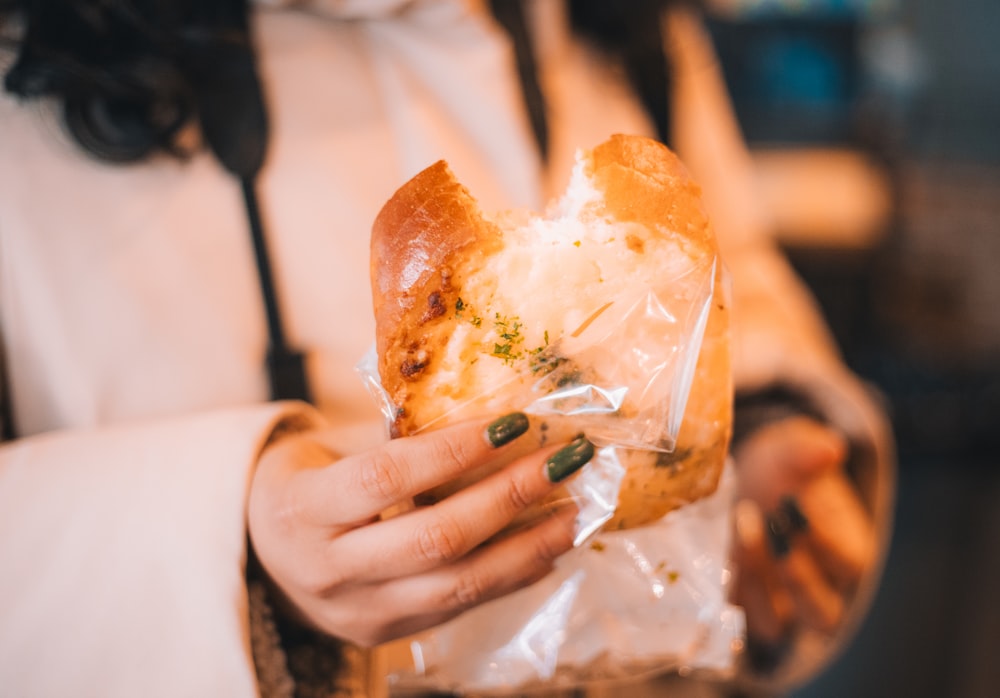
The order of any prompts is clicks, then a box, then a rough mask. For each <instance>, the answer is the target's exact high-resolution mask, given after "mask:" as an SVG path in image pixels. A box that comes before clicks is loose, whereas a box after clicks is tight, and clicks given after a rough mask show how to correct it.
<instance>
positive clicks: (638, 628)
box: [359, 259, 744, 694]
mask: <svg viewBox="0 0 1000 698" xmlns="http://www.w3.org/2000/svg"><path fill="white" fill-rule="evenodd" d="M678 275H681V276H683V278H679V277H678ZM722 276H723V272H722V270H721V269H720V268H719V262H718V260H717V259H710V260H707V261H705V260H703V261H700V262H697V263H695V264H691V265H688V266H687V267H685V268H683V269H680V270H678V272H677V274H673V275H671V274H670V273H667V274H664V276H663V277H662V278H661V279H659V280H657V282H656V283H655V285H653V286H647V287H644V288H639V289H630V290H629V292H628V294H626V295H623V296H622V297H618V298H613V299H611V300H609V301H608V302H607V303H606V304H605V305H604V306H603V307H600V308H598V309H597V310H596V311H595V310H594V309H593V308H584V309H580V310H581V315H580V316H581V322H580V323H579V325H578V327H577V329H576V330H575V331H573V332H569V333H567V334H566V335H565V336H561V337H555V338H551V342H550V343H549V345H548V347H547V348H546V349H545V350H544V352H545V353H544V354H542V352H539V353H540V354H542V356H541V357H540V358H541V359H542V366H543V368H544V369H545V370H541V371H539V370H538V369H537V366H538V364H537V363H535V364H532V363H531V362H525V365H524V367H523V369H521V370H519V371H513V372H508V375H510V378H509V379H508V380H507V381H506V382H504V383H503V384H502V385H494V386H491V389H490V390H489V391H488V393H485V392H484V394H482V395H477V396H476V397H475V398H474V399H472V400H469V401H466V402H464V403H462V404H461V405H457V406H450V407H449V408H448V412H447V414H441V415H440V418H439V419H438V420H434V421H433V422H432V423H430V424H428V425H427V426H428V427H436V426H440V425H442V424H444V423H448V422H451V421H455V420H457V419H460V418H467V417H472V416H483V415H494V416H495V415H497V414H503V413H506V412H510V411H512V410H521V411H523V412H525V413H527V414H528V415H529V416H530V417H531V421H532V423H533V429H534V431H535V435H536V437H538V435H539V434H541V435H542V436H541V437H540V438H541V439H542V441H543V442H544V439H545V434H549V435H553V434H554V435H555V436H554V437H553V440H556V439H561V438H566V437H567V436H571V435H572V434H575V433H579V432H581V431H582V432H584V433H585V434H586V435H587V437H588V438H589V439H590V440H591V441H593V442H594V443H595V444H597V445H598V450H597V454H596V456H595V458H594V459H593V460H592V461H591V462H590V463H588V464H587V465H586V466H585V467H584V468H583V469H582V470H581V471H580V472H579V473H577V474H576V475H575V476H573V477H572V478H570V480H568V482H567V484H566V485H565V486H564V487H562V488H560V491H559V493H558V495H557V496H556V497H553V498H552V499H550V500H547V501H546V502H545V503H544V504H543V505H542V506H541V507H540V508H539V511H536V512H534V515H535V516H538V515H544V510H545V509H546V508H548V507H558V506H559V505H560V504H561V503H562V502H563V501H564V500H565V499H566V498H572V499H573V500H574V501H575V503H576V504H577V506H578V507H579V515H578V516H577V520H576V540H575V542H576V547H575V549H574V550H572V551H570V552H569V553H567V554H566V555H564V556H563V557H561V558H560V559H559V560H558V561H557V564H556V569H555V571H554V572H553V573H552V574H550V575H548V576H546V577H545V578H544V579H542V580H540V581H538V582H536V583H535V584H533V585H531V586H530V587H528V588H525V589H522V590H520V591H518V592H515V593H513V594H510V595H508V596H506V597H503V598H501V599H498V600H495V601H492V602H489V603H487V604H484V605H482V606H479V607H476V608H474V609H472V610H470V611H467V612H466V613H464V614H462V615H461V616H459V617H457V618H455V619H453V620H452V621H449V622H448V623H445V624H444V625H441V626H439V627H437V628H434V629H432V630H430V631H426V632H423V633H420V634H418V635H416V636H414V637H411V638H407V639H406V640H403V641H399V642H396V643H393V644H392V645H390V646H388V647H386V648H384V649H385V652H386V657H387V661H388V664H389V667H388V668H389V677H390V681H391V683H392V685H393V686H394V688H395V689H396V690H398V691H401V692H406V691H407V690H410V689H412V690H414V691H419V690H444V691H457V692H471V693H485V694H504V693H517V694H521V693H525V692H530V691H531V690H532V689H534V688H553V687H571V686H579V685H581V684H585V683H587V682H590V681H605V680H609V679H616V678H628V679H635V678H637V677H639V676H642V675H643V674H646V673H649V674H655V673H661V672H664V671H669V670H680V671H688V670H708V671H712V672H721V673H725V672H728V671H729V670H730V669H731V666H732V662H733V658H734V655H735V653H736V652H737V651H738V649H739V647H740V645H741V642H742V638H743V630H744V627H743V615H742V612H741V611H740V610H739V609H738V608H736V607H733V606H731V605H730V604H729V603H728V601H727V586H728V583H729V578H730V572H729V570H728V569H727V561H728V549H729V535H730V528H731V526H730V524H731V522H730V511H731V503H732V502H731V500H732V496H733V486H732V478H731V476H730V474H729V473H728V468H725V469H724V468H723V467H722V465H721V463H722V461H723V460H724V458H725V455H724V454H725V451H726V447H727V444H728V435H729V423H728V422H726V423H725V424H720V423H719V422H720V421H725V420H726V419H730V418H731V413H730V412H728V411H727V410H722V409H721V408H717V407H711V409H709V408H706V407H705V406H704V405H698V408H699V409H698V410H696V413H695V414H693V415H688V416H690V417H691V419H692V420H695V422H697V420H702V421H703V422H705V423H703V424H701V423H687V422H686V421H685V420H687V417H685V406H686V404H687V402H688V399H689V397H691V396H693V393H692V390H691V389H692V385H693V384H696V383H697V382H699V381H709V380H710V377H711V375H712V371H713V370H715V371H719V370H720V368H719V366H716V367H714V368H713V367H711V366H708V367H705V366H704V365H702V363H700V362H699V357H700V353H701V349H702V346H703V339H704V338H705V335H706V327H710V326H711V322H710V321H709V318H710V314H711V311H712V309H713V307H715V306H717V307H718V308H720V309H721V308H722V307H723V305H724V304H725V299H721V298H719V297H718V295H719V293H720V289H723V288H724V287H725V284H720V283H719V279H720V278H722ZM716 331H717V332H718V328H716ZM709 342H716V343H718V342H726V343H727V342H728V327H726V328H725V329H724V331H723V332H722V333H721V334H720V336H715V337H711V338H709ZM547 357H558V360H555V361H552V363H553V364H554V365H552V366H546V365H545V363H544V362H545V361H546V360H548V359H547ZM720 366H721V370H724V371H725V372H726V375H725V376H720V377H719V382H718V388H719V389H720V390H722V391H726V390H731V387H730V386H731V383H730V379H729V376H728V368H729V366H728V346H726V347H725V361H723V362H722V363H721V364H720ZM359 372H360V373H361V374H362V376H363V377H364V378H365V379H366V380H367V382H368V385H369V388H370V390H371V391H372V393H373V395H375V396H376V398H377V399H378V400H379V401H380V404H381V406H382V409H383V413H384V415H385V418H386V422H387V424H391V423H392V420H393V419H394V418H395V416H396V406H395V405H393V404H391V401H390V400H389V399H388V397H387V395H386V393H385V392H384V391H383V390H382V389H381V384H380V381H379V377H378V372H377V360H376V357H375V356H374V351H373V352H371V353H370V354H369V356H368V357H366V358H365V360H363V361H362V363H361V364H360V365H359ZM702 387H703V388H705V386H702ZM702 392H703V393H705V395H707V396H708V397H707V398H706V399H708V400H715V401H721V402H723V403H726V404H727V405H728V404H729V403H730V402H731V394H728V395H712V394H711V392H712V386H708V387H707V388H705V389H704V390H703V391H702ZM702 397H705V396H704V395H703V396H702ZM721 412H725V416H723V417H720V416H719V414H720V413H721ZM688 421H690V420H688ZM539 425H540V426H539ZM537 446H538V444H537V443H535V444H534V445H533V446H529V447H530V448H535V447H537ZM709 461H711V462H713V463H715V465H714V466H709V465H707V464H708V463H709ZM642 468H645V469H646V472H647V473H648V475H649V477H647V476H646V475H642V474H640V475H639V476H637V477H631V479H630V474H632V475H633V476H634V474H635V472H638V471H640V470H641V469H642ZM633 471H634V472H633ZM720 472H721V473H722V475H721V477H720ZM480 476H481V475H480ZM674 476H676V477H674ZM699 477H700V478H703V479H705V478H707V479H709V480H711V482H709V483H707V484H706V483H703V482H702V483H699V482H697V479H698V478H699ZM655 478H661V479H662V480H663V482H665V483H667V484H666V485H663V486H661V485H656V486H655V487H652V489H650V490H649V491H641V492H639V493H638V495H633V496H632V497H631V499H630V501H631V505H630V506H632V507H633V508H635V507H638V509H639V510H642V509H643V507H645V505H646V504H647V503H649V504H651V505H653V506H652V509H650V510H651V511H661V512H666V513H665V514H663V513H660V514H658V515H656V516H654V517H640V518H639V519H628V518H626V519H621V518H619V517H618V516H617V514H619V513H620V512H618V511H617V509H618V506H619V501H620V500H621V501H624V498H625V493H624V492H623V491H622V488H623V487H640V488H642V487H645V486H646V484H647V483H648V482H649V481H650V479H655ZM674 481H677V482H680V483H682V485H683V486H678V489H677V490H676V491H674V490H672V489H671V487H672V485H671V484H670V483H672V482H674ZM464 484H467V482H466V483H463V484H462V486H464ZM716 484H717V486H716ZM713 489H714V492H712V490H713ZM692 491H693V492H697V493H698V494H697V495H696V496H695V497H692V499H697V501H693V502H690V503H687V502H686V501H684V498H685V496H686V495H685V493H687V492H692ZM706 492H712V493H711V494H709V495H708V496H703V495H704V494H705V493H706ZM671 497H672V498H674V499H673V500H671V499H670V498H671ZM644 498H645V499H644ZM664 502H666V503H664ZM682 504H683V506H681V505H682ZM656 507H660V508H659V509H657V508H656ZM636 521H639V522H641V525H634V524H635V522H636ZM520 523H522V524H523V521H522V522H520ZM609 527H614V528H620V529H621V530H608V529H609Z"/></svg>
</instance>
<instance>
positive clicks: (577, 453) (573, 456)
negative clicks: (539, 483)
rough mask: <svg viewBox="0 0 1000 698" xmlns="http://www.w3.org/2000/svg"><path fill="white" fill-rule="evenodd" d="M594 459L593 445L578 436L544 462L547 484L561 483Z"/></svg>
mask: <svg viewBox="0 0 1000 698" xmlns="http://www.w3.org/2000/svg"><path fill="white" fill-rule="evenodd" d="M593 457H594V444H592V443H590V442H589V441H587V439H586V437H584V436H578V437H576V439H574V440H573V442H572V443H570V444H569V445H568V446H564V447H563V448H561V449H559V450H558V451H556V452H555V453H553V454H552V455H551V456H550V457H549V459H548V460H547V461H545V475H546V476H547V477H548V478H549V482H562V481H563V480H565V479H566V478H568V477H569V476H570V475H572V474H573V473H575V472H576V471H577V470H579V469H580V468H582V467H583V466H584V465H586V464H587V463H589V462H590V459H591V458H593Z"/></svg>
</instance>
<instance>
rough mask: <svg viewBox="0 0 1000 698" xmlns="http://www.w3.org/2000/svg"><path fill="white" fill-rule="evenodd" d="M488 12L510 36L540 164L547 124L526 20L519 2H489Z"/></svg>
mask: <svg viewBox="0 0 1000 698" xmlns="http://www.w3.org/2000/svg"><path fill="white" fill-rule="evenodd" d="M490 9H491V11H492V12H493V16H494V17H495V18H496V20H497V22H499V24H500V25H501V26H502V27H503V28H504V29H505V30H506V31H507V33H508V34H509V35H510V38H511V42H512V43H513V45H514V56H515V58H516V60H517V73H518V77H519V78H520V83H521V94H522V95H523V97H524V106H525V108H526V109H527V111H528V119H529V120H530V122H531V129H532V132H533V133H534V135H535V143H536V144H537V145H538V152H539V154H540V155H541V157H542V161H546V160H547V159H548V156H549V125H548V118H547V117H546V108H545V98H544V95H543V94H542V87H541V84H540V82H539V80H538V63H537V61H536V60H535V51H534V47H533V46H532V44H531V34H530V32H529V31H528V21H527V18H526V17H525V15H524V3H523V2H522V0H490Z"/></svg>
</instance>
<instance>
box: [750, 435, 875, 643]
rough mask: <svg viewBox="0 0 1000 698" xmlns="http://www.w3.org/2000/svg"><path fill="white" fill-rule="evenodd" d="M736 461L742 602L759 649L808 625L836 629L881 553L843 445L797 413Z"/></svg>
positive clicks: (754, 441)
mask: <svg viewBox="0 0 1000 698" xmlns="http://www.w3.org/2000/svg"><path fill="white" fill-rule="evenodd" d="M734 455H735V457H736V462H737V468H738V472H739V477H740V485H739V497H740V501H739V502H738V504H737V509H736V537H735V540H736V556H735V559H736V563H737V582H736V601H737V603H739V604H740V605H741V606H743V607H744V609H745V610H746V615H747V631H748V636H749V639H750V641H751V643H752V645H753V644H756V645H757V647H758V648H760V647H764V648H770V649H776V648H780V647H781V646H782V645H783V644H784V643H785V642H786V641H787V640H788V639H789V638H790V637H791V635H792V634H793V633H794V632H796V631H797V630H799V629H802V628H812V629H814V630H818V631H821V632H825V633H829V632H832V631H833V630H834V629H836V628H837V627H838V625H839V623H840V622H841V621H842V620H843V619H844V617H845V614H846V611H847V606H848V604H849V603H850V600H851V597H852V594H853V592H854V590H855V588H856V586H857V584H858V582H859V580H860V579H861V576H862V575H863V574H864V572H865V570H866V569H868V567H869V566H870V565H871V564H872V561H873V559H874V548H875V536H874V532H873V528H872V524H871V521H870V518H869V515H868V513H867V512H866V510H865V509H864V507H863V505H862V504H861V501H860V499H859V498H858V495H857V493H856V491H855V489H854V488H853V486H852V484H851V482H850V480H849V479H848V477H847V475H846V474H845V472H844V463H845V460H846V458H847V444H846V442H845V440H844V439H843V437H842V436H840V435H839V434H838V433H837V432H836V431H834V430H832V429H830V428H828V427H826V426H824V425H822V424H820V423H819V422H816V421H815V420H812V419H809V418H805V417H793V418H788V419H784V420H782V421H779V422H775V423H773V424H770V425H768V426H765V427H763V428H761V429H760V430H758V431H757V432H756V433H754V434H752V435H751V436H749V437H748V438H747V439H746V441H744V442H743V444H742V445H741V446H740V448H739V449H738V450H737V451H736V452H735V454H734Z"/></svg>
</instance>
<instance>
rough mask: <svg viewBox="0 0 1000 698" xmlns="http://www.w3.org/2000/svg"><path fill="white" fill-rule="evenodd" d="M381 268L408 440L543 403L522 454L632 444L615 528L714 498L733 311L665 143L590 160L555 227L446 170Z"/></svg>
mask: <svg viewBox="0 0 1000 698" xmlns="http://www.w3.org/2000/svg"><path fill="white" fill-rule="evenodd" d="M371 265H372V266H371V275H372V289H373V298H374V310H375V321H376V350H377V354H378V357H379V374H380V380H381V383H382V387H383V389H384V390H385V391H386V394H387V396H388V398H389V400H390V401H391V402H392V404H393V405H394V407H395V409H396V412H395V415H394V419H393V421H392V434H393V436H405V435H409V434H414V433H416V432H418V431H420V430H423V429H427V428H434V427H438V426H441V425H443V424H446V423H448V422H451V421H454V420H457V419H464V418H468V417H472V416H499V415H501V414H504V413H506V412H509V411H512V410H525V409H527V408H528V407H529V406H531V407H532V409H530V410H528V411H529V413H530V414H531V415H532V431H531V432H530V433H531V437H529V438H525V437H522V439H519V442H522V443H521V444H520V447H521V448H522V449H523V450H526V449H531V448H537V446H538V445H539V444H542V443H545V442H546V441H554V440H562V439H568V438H571V437H572V436H573V435H574V434H575V433H578V432H580V431H584V432H585V433H587V435H588V437H590V438H591V439H592V440H594V441H595V442H596V443H598V444H599V445H615V446H618V447H619V449H618V450H619V457H620V459H621V460H622V462H623V463H624V465H625V468H626V473H625V477H624V481H623V482H622V486H621V489H620V493H619V501H618V506H617V510H616V513H615V517H614V519H613V521H612V522H611V523H610V527H611V528H622V527H629V526H634V525H639V524H642V523H645V522H648V521H651V520H654V519H656V518H659V517H660V516H662V515H663V514H665V513H666V512H667V511H669V510H670V509H673V508H675V507H677V506H679V505H681V504H683V503H685V502H689V501H692V500H694V499H698V498H700V497H703V496H705V495H707V494H709V493H711V492H712V491H714V489H715V487H716V485H717V482H718V478H719V475H720V472H721V468H722V463H723V461H724V458H725V454H726V450H727V447H728V441H729V434H730V428H731V421H732V412H731V406H732V384H731V377H730V357H729V321H728V314H729V313H728V301H727V299H726V293H725V292H724V288H723V284H722V278H723V273H722V268H721V264H720V263H719V260H718V250H717V246H716V242H715V238H714V234H713V232H712V229H711V226H710V223H709V220H708V217H707V216H706V214H705V211H704V209H703V207H702V204H701V199H700V189H699V187H698V186H697V185H696V184H695V182H694V181H692V179H691V177H690V176H689V175H688V173H687V171H686V169H685V168H684V166H683V165H682V164H681V162H680V161H679V160H678V158H677V157H676V156H675V155H674V154H673V153H672V152H670V151H669V150H668V149H667V148H666V147H665V146H663V145H662V144H660V143H657V142H656V141H653V140H650V139H646V138H642V137H637V136H622V135H616V136H613V137H611V138H610V139H609V140H608V141H606V142H605V143H603V144H601V145H599V146H597V147H596V148H594V149H593V150H591V151H589V152H585V153H582V154H581V156H580V157H579V158H578V162H577V167H576V169H575V171H574V173H573V176H572V180H571V182H570V184H569V186H568V188H567V191H566V194H565V195H564V196H563V198H562V199H561V200H560V201H559V202H557V205H556V206H555V207H554V208H553V209H552V210H551V211H549V212H548V214H547V215H545V216H539V215H535V214H533V213H530V212H524V211H519V212H506V213H503V214H498V215H495V216H487V215H485V214H484V213H483V212H482V211H481V210H480V209H479V206H478V204H477V203H476V201H475V199H474V198H473V197H472V196H471V195H470V194H469V192H468V191H467V190H466V189H465V188H464V187H463V186H462V185H461V184H459V182H458V181H457V180H456V179H455V177H454V175H453V174H452V173H451V171H450V170H449V168H448V166H447V165H446V164H445V163H444V162H443V161H442V162H438V163H436V164H434V165H432V166H430V167H428V168H427V169H426V170H424V171H423V172H421V173H419V174H418V175H416V176H415V177H414V178H413V179H412V180H410V181H409V182H407V183H406V184H404V185H403V186H402V187H401V188H400V189H399V190H398V191H397V192H396V193H395V195H394V196H393V197H392V198H391V199H390V200H389V201H388V202H387V203H386V205H385V206H384V207H383V209H382V210H381V212H380V213H379V215H378V217H377V218H376V220H375V223H374V226H373V230H372V256H371ZM699 340H700V351H699ZM567 387H569V390H567ZM552 395H555V396H556V397H555V398H554V399H553V400H547V399H546V398H547V397H548V396H552ZM685 398H686V400H685ZM685 402H686V409H685ZM680 415H683V420H681V419H680ZM499 465H500V464H491V465H490V466H489V467H490V468H494V467H499ZM482 475H483V473H473V474H470V476H469V477H470V478H476V477H482ZM462 484H464V483H452V484H451V485H450V486H449V487H448V488H444V489H442V490H441V491H438V492H435V493H431V494H432V496H433V497H440V496H444V495H445V494H446V493H447V491H451V490H453V489H454V488H456V487H459V486H461V485H462Z"/></svg>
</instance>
